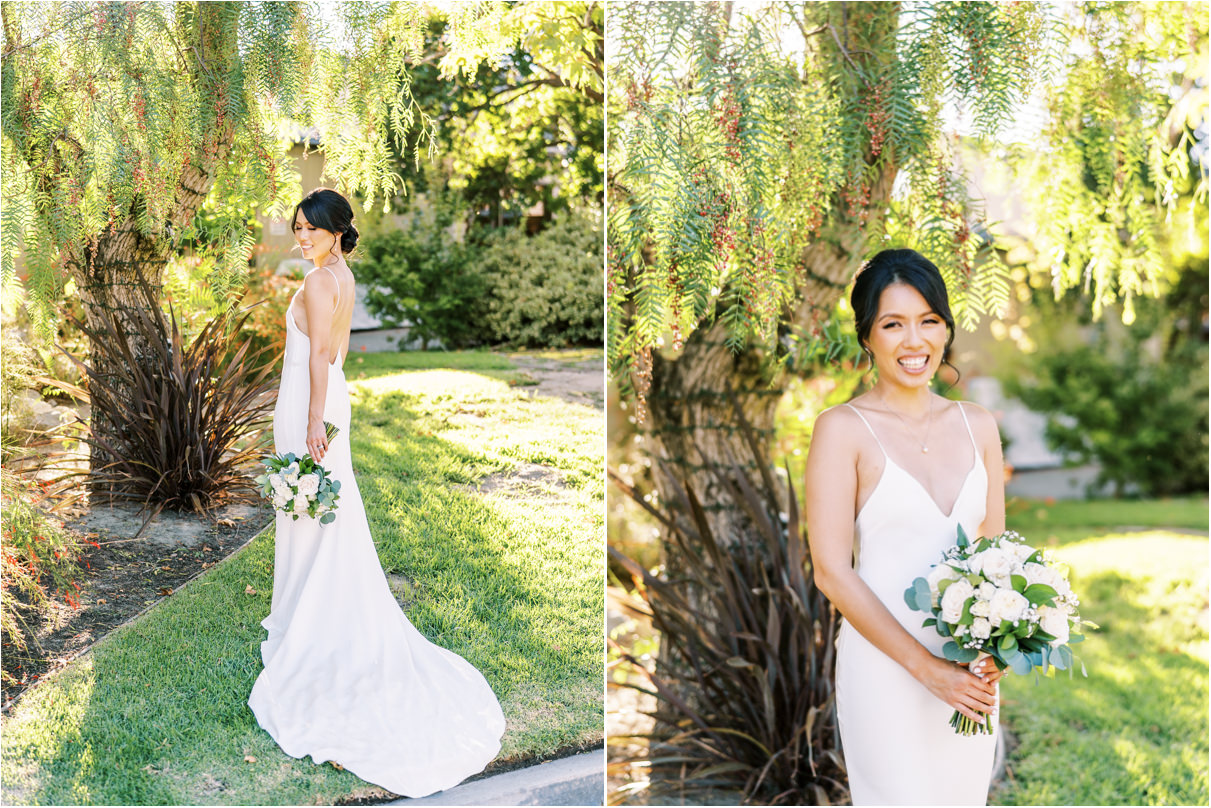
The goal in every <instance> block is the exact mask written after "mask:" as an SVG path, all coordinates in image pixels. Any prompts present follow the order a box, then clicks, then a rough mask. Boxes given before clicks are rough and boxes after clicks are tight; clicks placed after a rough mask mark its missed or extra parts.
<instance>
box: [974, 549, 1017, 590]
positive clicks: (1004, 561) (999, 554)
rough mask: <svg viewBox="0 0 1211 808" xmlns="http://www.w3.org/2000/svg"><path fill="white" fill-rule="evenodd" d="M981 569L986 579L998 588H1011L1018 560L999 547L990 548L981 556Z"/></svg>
mask: <svg viewBox="0 0 1211 808" xmlns="http://www.w3.org/2000/svg"><path fill="white" fill-rule="evenodd" d="M979 558H980V569H981V571H982V572H983V574H984V577H985V578H987V579H988V580H990V581H992V582H993V583H995V584H996V585H997V586H1009V576H1011V575H1013V568H1014V566H1016V565H1015V563H1014V562H1015V561H1016V558H1015V557H1014V556H1012V555H1010V554H1008V553H1006V552H1005V551H1004V550H1002V549H1000V548H999V547H989V548H988V549H987V550H985V551H984V552H982V553H980V554H979Z"/></svg>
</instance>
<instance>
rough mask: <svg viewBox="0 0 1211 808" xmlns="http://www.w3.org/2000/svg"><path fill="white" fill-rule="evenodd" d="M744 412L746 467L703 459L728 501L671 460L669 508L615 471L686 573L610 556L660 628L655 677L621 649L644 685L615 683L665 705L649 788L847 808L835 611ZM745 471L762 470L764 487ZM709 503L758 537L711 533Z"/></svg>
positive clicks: (740, 428) (790, 498)
mask: <svg viewBox="0 0 1211 808" xmlns="http://www.w3.org/2000/svg"><path fill="white" fill-rule="evenodd" d="M735 412H736V416H737V423H736V427H735V428H736V431H737V432H738V433H739V434H740V435H741V437H742V438H743V444H742V445H746V446H747V448H748V449H749V450H750V452H751V459H750V462H749V463H748V464H745V465H741V464H740V463H738V462H737V461H736V458H735V457H734V456H733V455H732V454H731V453H730V452H728V453H727V455H728V456H727V458H726V463H725V464H721V463H717V462H715V461H713V460H711V459H710V458H708V457H706V456H705V455H703V456H702V459H703V463H704V468H705V469H706V471H707V473H708V474H710V475H711V476H713V477H714V478H715V479H716V480H717V481H718V484H719V490H720V491H722V492H723V497H724V501H721V502H719V503H717V504H716V505H714V506H710V505H704V504H703V503H702V501H701V500H700V498H699V496H698V494H697V493H696V491H695V490H694V486H693V484H692V483H691V482H690V481H689V480H690V476H689V474H688V473H687V472H686V471H685V470H683V469H675V468H674V467H673V466H672V465H671V464H669V463H667V462H664V461H661V462H660V463H659V468H660V470H661V471H662V472H663V473H664V475H665V476H666V477H667V478H668V482H669V485H668V487H664V486H662V488H661V490H662V491H666V492H672V498H671V500H667V501H668V502H669V505H668V506H667V508H666V509H658V508H657V507H655V506H653V505H652V504H650V503H649V502H646V501H645V500H644V497H643V494H642V493H641V492H638V491H636V490H635V489H634V488H632V487H631V486H630V485H628V484H627V483H626V482H625V481H624V480H623V479H621V478H620V477H619V476H618V475H617V474H616V473H615V472H614V471H613V470H611V471H610V477H611V479H613V481H614V482H615V484H617V485H618V486H619V487H620V488H621V489H622V490H623V491H624V492H625V493H626V494H627V495H628V496H630V497H631V498H632V499H634V500H635V501H636V502H637V503H638V504H639V505H640V506H641V507H642V508H644V510H646V511H647V512H648V513H649V514H651V515H652V516H653V517H654V518H655V519H656V520H657V521H658V522H659V523H660V525H661V526H662V527H663V529H664V534H665V536H666V542H665V548H664V549H665V558H666V561H669V564H668V565H667V568H669V569H676V570H677V571H678V576H677V578H676V579H675V580H670V579H666V578H663V577H658V576H656V575H653V574H652V573H651V572H649V571H648V570H646V569H644V568H643V567H642V566H641V565H639V564H637V563H636V562H634V561H633V560H631V559H629V558H627V557H626V556H624V555H622V553H620V552H618V551H617V550H616V549H614V548H610V555H611V557H612V558H613V559H614V561H615V562H617V563H618V564H619V565H621V566H622V568H623V569H624V570H625V571H626V572H627V573H629V574H630V576H631V579H632V583H633V585H634V594H635V595H636V596H637V597H638V598H639V599H640V600H641V601H642V603H643V605H644V606H645V607H646V609H647V613H646V614H644V615H643V616H644V617H647V618H649V619H650V620H651V622H652V626H653V628H655V629H656V630H658V631H659V632H660V659H659V662H658V665H657V668H656V670H655V671H654V672H653V671H650V670H648V669H647V668H646V667H645V666H644V665H643V664H641V663H640V661H639V660H637V659H636V658H634V657H633V656H632V655H631V654H630V653H629V651H628V650H627V649H624V648H621V647H619V646H618V645H617V643H614V651H615V652H616V653H618V655H619V657H620V658H621V659H622V660H623V661H625V662H627V663H629V664H630V665H631V666H632V669H633V670H634V671H635V672H636V673H638V674H639V677H640V678H641V679H646V683H647V684H646V685H644V684H635V683H633V682H634V681H635V679H634V678H633V677H629V679H630V682H628V683H627V684H619V683H617V682H613V681H612V682H611V686H613V687H632V688H634V689H637V690H639V691H641V692H644V693H648V694H650V695H651V696H654V697H655V699H656V707H655V709H654V711H653V712H652V713H651V715H652V717H653V718H654V719H655V727H654V729H653V730H652V732H651V734H650V736H649V737H648V741H649V761H648V762H649V763H650V765H651V768H652V782H653V784H654V785H653V788H661V787H663V786H668V785H672V786H673V787H675V788H676V787H679V788H685V789H693V790H698V789H709V788H723V789H732V790H735V789H739V790H741V791H743V793H744V795H745V799H746V801H749V802H759V803H766V804H788V805H796V804H798V805H827V804H830V803H835V802H839V801H844V800H845V799H846V797H847V796H848V793H847V786H846V775H845V770H844V764H843V763H842V760H841V756H840V753H839V750H838V742H837V740H836V729H835V726H836V719H835V715H836V713H835V707H834V701H833V678H834V677H833V661H834V656H833V639H834V636H835V632H836V628H837V614H836V612H835V610H834V609H833V608H832V606H831V604H830V603H829V602H828V600H827V599H826V598H825V597H824V595H823V594H822V593H821V592H820V591H819V590H818V589H817V588H816V586H815V583H814V581H813V579H812V576H811V572H810V559H809V558H808V555H807V548H806V544H805V542H804V540H803V536H802V534H801V532H800V527H799V507H798V503H797V502H796V499H795V495H794V491H793V489H792V490H788V491H787V493H786V494H785V495H783V494H782V490H783V489H784V488H786V486H781V485H778V484H776V482H775V480H774V478H773V475H772V474H771V473H770V472H771V466H770V464H769V463H767V462H766V461H765V459H764V453H763V452H762V451H761V448H760V446H759V445H758V442H757V439H756V434H755V432H754V430H753V429H752V427H751V426H750V424H749V423H748V422H747V421H746V420H745V419H744V417H743V414H742V412H741V410H740V407H739V406H738V405H737V406H736V407H735ZM699 455H702V453H701V452H699ZM746 468H747V469H753V468H755V469H757V470H758V474H757V479H758V480H760V481H761V483H762V486H761V488H760V489H758V488H756V487H755V486H754V485H753V484H752V483H750V478H749V476H748V474H746V473H743V470H744V469H746ZM783 496H785V497H786V501H787V509H786V510H787V512H786V513H785V514H783V513H781V512H780V511H781V509H780V508H779V505H778V503H779V500H781V499H782V498H783ZM711 507H732V508H736V509H740V510H743V511H744V512H745V513H746V514H747V515H748V516H749V518H750V520H751V522H750V524H751V531H752V532H751V533H748V534H746V535H743V536H721V535H716V533H715V532H713V530H712V525H713V524H715V523H714V522H712V521H711V520H709V519H708V517H707V511H708V510H709V509H710V508H711ZM673 557H675V558H673ZM670 559H672V560H675V562H676V563H675V564H673V563H672V561H671V560H670ZM652 802H653V803H655V802H656V796H655V795H653V797H652Z"/></svg>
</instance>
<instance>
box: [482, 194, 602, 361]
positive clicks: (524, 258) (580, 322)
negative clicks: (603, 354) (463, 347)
mask: <svg viewBox="0 0 1211 808" xmlns="http://www.w3.org/2000/svg"><path fill="white" fill-rule="evenodd" d="M475 268H476V271H477V272H479V273H482V275H481V277H482V278H483V281H484V283H485V285H486V289H485V293H484V296H483V297H482V299H481V300H480V301H479V305H478V308H479V310H480V311H482V315H479V316H476V318H475V319H476V320H477V322H478V325H479V327H480V328H482V331H481V332H480V333H481V334H482V335H483V338H485V339H486V340H487V341H488V342H490V343H492V344H498V343H509V344H510V345H517V346H525V347H528V348H536V347H564V346H570V345H600V344H601V318H602V290H601V219H600V217H599V216H598V215H597V213H596V211H593V210H588V211H584V210H579V211H573V212H569V213H567V214H564V215H563V216H561V217H559V218H557V219H556V221H555V222H554V223H553V224H552V225H551V226H550V227H548V228H546V229H545V230H542V231H540V232H538V233H536V234H534V235H532V236H528V235H526V234H525V233H524V232H522V231H521V230H518V229H512V230H508V231H505V232H504V233H501V234H498V235H495V236H493V237H492V238H491V240H490V241H489V242H488V244H487V246H485V247H484V249H483V251H482V252H480V253H479V255H478V256H477V260H476V265H475Z"/></svg>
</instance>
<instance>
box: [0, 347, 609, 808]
mask: <svg viewBox="0 0 1211 808" xmlns="http://www.w3.org/2000/svg"><path fill="white" fill-rule="evenodd" d="M383 372H384V373H387V372H390V368H385V369H384V370H383ZM496 374H497V371H496V370H495V369H491V370H487V372H485V373H483V375H484V376H493V377H494V376H496ZM376 375H382V374H376ZM425 401H426V399H425V398H424V397H417V396H408V395H406V394H394V393H381V394H379V393H368V394H363V395H362V396H360V397H359V400H358V401H357V404H356V406H355V410H354V416H353V424H354V426H353V434H352V435H351V439H352V440H353V455H354V465H355V469H356V471H357V474H358V482H359V486H360V487H361V490H362V492H363V496H364V497H365V499H366V506H367V515H368V518H369V520H370V527H371V533H372V535H373V536H374V538H375V542H376V545H377V547H378V550H379V554H380V558H381V560H382V562H383V566H384V568H385V569H386V570H388V571H389V572H397V573H399V574H402V575H403V576H405V577H406V578H407V579H408V580H409V582H410V583H411V586H410V587H409V592H410V596H409V601H410V602H409V603H408V604H407V613H408V616H409V618H410V619H411V620H412V621H413V623H414V624H415V625H416V626H417V628H418V629H420V631H421V632H422V633H423V634H425V635H426V636H427V637H429V638H430V639H432V640H434V641H436V642H437V643H439V644H440V645H442V646H444V647H446V648H449V649H450V650H452V651H454V652H456V653H458V654H460V655H462V656H463V657H465V658H466V659H467V660H468V661H469V662H471V663H472V664H473V665H475V666H476V667H477V668H479V669H480V670H481V671H482V672H483V673H484V675H485V677H486V678H487V679H488V682H489V683H490V684H491V685H492V687H493V690H494V691H495V692H496V694H497V696H498V698H499V699H500V701H501V704H502V707H503V709H504V712H505V716H506V719H507V720H508V728H507V730H506V734H505V738H504V742H503V748H502V753H501V755H500V757H498V759H497V761H496V762H494V764H493V765H494V766H506V765H510V764H515V763H517V762H518V761H521V760H525V759H527V758H534V757H540V756H543V755H547V754H549V753H551V752H552V751H555V750H559V749H569V748H585V747H589V746H592V745H594V744H596V743H598V742H600V740H601V737H602V726H601V715H602V712H601V659H602V657H601V654H602V639H601V614H602V608H603V605H602V591H601V574H602V573H601V570H602V564H603V561H602V558H601V549H600V532H599V527H598V525H599V524H600V510H601V509H600V504H599V503H600V493H599V492H598V493H597V494H596V496H593V495H592V494H591V493H586V495H585V498H584V502H583V503H582V505H581V506H580V507H573V508H571V509H569V510H566V511H560V510H549V509H548V510H544V505H543V503H537V504H535V503H530V504H528V505H527V504H526V503H510V502H508V501H506V500H495V499H481V498H480V497H478V496H476V495H475V494H474V493H472V492H469V491H460V490H458V489H456V488H452V487H451V484H452V483H468V482H474V481H475V480H477V479H479V478H481V477H482V476H483V475H484V474H486V473H487V472H489V471H492V470H496V469H498V468H499V467H500V464H499V463H497V462H491V461H485V460H484V458H483V457H481V456H480V455H478V454H477V453H475V452H473V451H471V450H469V449H467V448H466V447H465V446H462V445H459V444H456V443H453V442H450V441H446V440H444V439H443V438H441V437H440V436H438V435H434V434H425V431H426V430H423V429H420V428H419V424H420V422H421V421H422V420H423V418H424V417H426V414H425V412H424V406H425ZM384 414H385V415H384ZM594 509H595V510H596V511H597V515H596V516H595V517H594V516H593V514H592V513H591V511H593V510H594ZM272 565H273V538H272V530H268V531H266V532H265V533H264V534H262V535H260V536H258V537H257V538H255V539H254V540H253V541H252V542H251V543H250V544H249V545H248V546H247V547H246V548H244V549H243V550H242V551H240V552H238V553H236V554H235V555H233V556H231V557H230V558H228V559H227V560H225V561H224V562H223V563H221V564H220V565H218V566H216V567H215V568H214V569H213V570H211V571H209V572H208V573H207V574H205V575H204V576H202V577H200V578H198V579H196V580H195V581H193V582H192V583H191V584H189V585H188V586H186V587H184V588H183V589H181V590H179V591H178V592H177V593H176V594H175V595H173V596H172V597H170V598H168V599H167V600H166V601H165V602H164V603H163V604H162V605H160V606H159V607H157V608H155V609H153V610H152V611H151V612H149V613H148V614H147V615H145V616H144V617H143V618H142V619H140V620H139V621H137V622H136V623H134V624H131V625H129V626H127V627H124V628H122V629H120V630H118V631H116V632H114V633H113V634H112V635H110V636H109V637H107V638H106V639H105V640H103V641H102V642H100V643H98V645H97V646H96V647H95V648H94V649H93V651H92V652H90V653H89V654H88V655H86V656H85V657H83V658H82V659H81V660H79V661H78V662H77V663H75V664H73V665H71V666H69V667H68V668H66V669H64V670H63V671H62V672H61V673H60V674H59V675H58V676H56V677H54V678H53V679H51V680H49V681H47V682H46V683H44V684H43V685H42V686H40V687H38V688H36V689H35V690H33V691H31V692H30V693H28V694H27V696H26V697H25V698H24V699H23V700H22V701H21V703H20V704H19V705H17V706H16V707H14V709H13V711H12V713H11V714H10V716H9V717H8V720H6V722H5V724H6V725H5V733H4V744H3V745H4V749H3V751H4V798H5V799H4V802H6V803H37V804H73V803H74V804H89V803H107V804H130V805H141V804H167V803H194V804H305V803H331V802H333V801H335V800H338V799H342V798H348V797H350V796H354V795H358V794H363V795H364V794H367V793H372V792H374V791H375V789H372V788H371V787H369V786H367V785H366V784H365V783H363V782H362V781H361V780H360V779H359V778H357V777H356V776H354V775H352V774H350V773H348V772H344V771H340V770H337V769H335V768H334V767H332V766H331V765H324V766H314V765H312V763H311V762H310V760H309V759H305V760H303V761H296V760H293V759H291V758H289V757H287V756H286V755H285V754H284V753H282V752H281V751H280V750H279V749H278V747H277V746H276V744H275V743H274V742H273V740H272V739H271V738H270V737H269V736H268V734H266V733H265V732H263V731H262V730H261V729H260V728H259V727H258V726H257V724H256V722H255V719H254V718H253V716H252V714H251V712H250V711H249V710H248V707H247V703H246V701H247V697H248V694H249V692H250V691H251V688H252V683H253V681H254V680H255V678H256V676H257V674H258V673H259V672H260V669H261V664H260V642H261V641H262V640H263V639H264V631H263V629H262V628H261V627H260V625H259V624H260V621H261V619H263V618H264V617H265V616H266V614H267V613H268V611H269V602H270V596H271V589H272V584H273V568H272ZM333 686H334V687H339V686H340V683H339V682H333ZM418 731H424V729H423V728H418Z"/></svg>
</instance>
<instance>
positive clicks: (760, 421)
mask: <svg viewBox="0 0 1211 808" xmlns="http://www.w3.org/2000/svg"><path fill="white" fill-rule="evenodd" d="M890 188H891V181H890V178H888V179H887V181H886V182H884V183H882V189H883V192H882V194H880V196H881V197H882V200H885V199H886V193H887V190H889V189H890ZM874 197H875V194H873V193H872V202H874ZM838 230H840V228H838ZM834 235H835V236H836V237H835V238H834V239H830V240H828V241H826V240H824V239H820V240H817V241H815V242H813V243H812V245H811V246H810V247H808V248H807V249H806V250H805V251H804V256H803V261H804V265H805V266H806V267H807V269H808V272H809V274H808V275H807V277H806V281H805V283H804V286H803V288H802V292H801V294H800V296H799V303H798V306H797V307H796V309H795V310H794V311H793V312H789V313H788V316H787V321H789V322H793V323H804V322H809V321H810V320H811V319H812V317H813V316H814V315H815V314H816V313H819V316H820V317H821V318H823V317H826V316H827V315H828V313H829V312H830V311H831V309H832V307H833V304H835V303H836V301H837V298H838V297H840V295H841V292H842V291H843V290H844V287H845V286H846V284H848V283H849V281H850V280H851V279H852V278H853V275H854V273H855V272H856V271H857V269H858V267H859V265H860V263H861V261H862V259H863V258H864V255H863V239H862V231H861V226H860V225H858V224H857V223H854V224H852V225H849V226H847V227H845V228H844V233H839V232H838V233H835V234H834ZM725 338H726V326H725V325H724V324H723V323H722V322H721V321H720V320H716V321H715V322H714V324H712V325H711V326H709V327H706V328H700V329H698V330H696V331H695V332H694V333H692V334H691V335H690V337H689V338H688V339H687V340H686V343H685V347H684V349H683V350H682V352H681V354H680V355H678V356H677V357H675V358H671V359H670V358H665V357H663V356H661V355H660V354H658V353H654V354H653V356H652V385H651V393H650V394H649V396H648V407H649V422H648V423H649V426H648V430H647V435H648V439H649V441H650V442H651V445H650V448H649V451H651V452H653V454H655V455H656V456H662V457H665V458H667V459H668V460H669V461H671V462H672V463H673V464H674V465H677V466H679V467H680V468H681V471H682V473H683V474H684V475H686V478H687V479H688V481H689V482H690V484H691V485H692V487H693V489H694V491H696V492H698V493H699V494H700V495H701V496H702V497H703V502H704V504H706V506H707V516H708V519H709V521H710V523H711V529H712V531H713V532H714V533H715V534H716V535H717V536H719V537H720V540H721V541H723V542H736V541H742V540H743V538H744V536H745V535H746V534H747V532H748V518H747V516H746V515H745V514H744V513H742V512H741V511H739V510H735V509H731V508H727V509H712V508H711V505H712V504H714V503H716V502H719V501H720V484H719V483H718V481H717V480H715V479H714V477H713V476H712V475H711V474H710V473H709V472H708V471H706V470H705V469H704V468H703V466H704V461H706V460H710V461H713V462H714V463H715V464H718V465H722V466H728V465H731V464H733V463H738V464H740V465H741V466H742V467H743V468H744V473H745V474H746V476H747V477H748V478H749V480H750V482H751V483H752V484H753V486H754V488H756V489H758V490H760V489H761V487H762V483H761V480H760V472H759V470H758V469H757V468H756V467H755V466H753V465H752V460H751V457H752V452H751V451H750V450H749V448H748V446H746V445H745V443H744V439H743V437H742V436H741V435H740V434H739V433H738V431H737V429H736V426H737V416H736V411H735V405H734V404H733V398H734V400H735V402H736V403H738V404H739V407H740V411H741V412H742V413H743V415H744V419H745V420H746V421H748V423H749V424H750V425H751V426H752V427H753V430H754V431H755V432H756V433H757V435H758V437H759V438H762V439H764V440H763V442H769V441H770V440H772V437H773V432H774V414H775V411H776V409H777V407H778V402H779V401H780V400H781V398H782V395H783V393H784V392H785V390H786V381H787V380H786V374H785V372H782V371H779V370H776V369H774V368H776V366H775V365H774V363H773V362H772V361H769V360H770V357H767V356H765V355H764V351H763V350H761V349H750V350H748V351H744V352H742V353H739V354H734V353H733V352H732V351H731V350H730V349H729V348H728V347H727V346H726V344H725ZM655 480H656V488H657V490H658V491H660V492H661V495H662V497H663V494H664V491H662V490H661V489H662V488H663V487H664V484H665V481H664V480H663V478H662V476H661V475H655ZM780 493H781V494H785V492H780ZM666 501H669V500H667V499H666Z"/></svg>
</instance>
